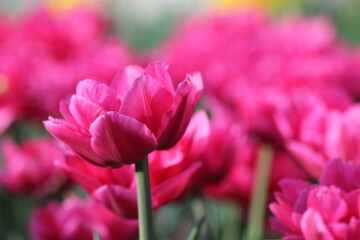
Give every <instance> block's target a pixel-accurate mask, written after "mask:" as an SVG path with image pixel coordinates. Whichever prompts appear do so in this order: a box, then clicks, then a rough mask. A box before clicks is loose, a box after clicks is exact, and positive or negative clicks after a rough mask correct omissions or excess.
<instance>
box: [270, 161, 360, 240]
mask: <svg viewBox="0 0 360 240" xmlns="http://www.w3.org/2000/svg"><path fill="white" fill-rule="evenodd" d="M359 171H360V165H359V164H353V163H351V162H344V161H342V160H339V159H336V160H332V161H330V162H329V163H328V164H327V166H326V167H325V169H324V171H323V173H322V176H321V179H320V184H319V185H311V184H310V183H307V182H305V181H301V180H296V179H285V180H282V181H281V182H280V188H281V192H278V193H276V202H275V203H272V204H270V209H271V211H272V212H273V213H274V214H275V216H276V218H275V219H273V221H272V224H273V227H274V229H276V230H277V231H279V232H280V233H282V234H283V235H284V236H285V237H284V239H306V240H307V239H309V240H317V239H333V240H345V239H358V238H359V237H360V232H359V226H360V216H359V210H360V209H359V204H358V202H359V200H360V189H359V187H360V182H359V181H358V177H357V173H358V172H359Z"/></svg>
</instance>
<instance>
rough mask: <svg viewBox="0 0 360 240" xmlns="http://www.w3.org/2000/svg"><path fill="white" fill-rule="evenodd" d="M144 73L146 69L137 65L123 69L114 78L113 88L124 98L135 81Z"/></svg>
mask: <svg viewBox="0 0 360 240" xmlns="http://www.w3.org/2000/svg"><path fill="white" fill-rule="evenodd" d="M143 73H144V69H142V68H141V67H139V66H137V65H130V66H127V67H124V68H122V69H121V70H120V71H119V72H118V73H117V74H116V76H115V77H114V79H113V81H112V83H111V87H112V88H114V89H115V91H116V92H117V93H118V94H119V95H120V96H121V97H124V96H125V95H126V93H127V92H128V91H129V89H130V87H131V86H132V84H133V82H134V81H135V79H137V78H139V77H140V76H141V75H142V74H143Z"/></svg>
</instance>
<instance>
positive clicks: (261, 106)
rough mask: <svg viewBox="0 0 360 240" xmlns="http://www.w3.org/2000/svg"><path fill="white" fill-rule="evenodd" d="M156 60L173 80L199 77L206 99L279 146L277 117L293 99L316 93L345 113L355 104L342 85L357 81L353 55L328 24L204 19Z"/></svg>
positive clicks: (257, 17) (253, 15) (187, 27)
mask: <svg viewBox="0 0 360 240" xmlns="http://www.w3.org/2000/svg"><path fill="white" fill-rule="evenodd" d="M299 36H305V37H303V38H299ZM157 54H158V55H160V56H161V57H162V59H164V60H165V61H167V62H169V63H170V65H171V66H173V67H172V68H171V69H170V72H171V74H172V75H173V76H174V78H175V80H176V79H178V77H177V76H181V75H182V74H184V72H189V71H190V72H191V71H194V70H197V71H200V72H201V73H202V75H203V79H204V88H205V94H204V95H205V98H206V97H207V96H209V95H210V96H215V97H217V98H218V99H219V100H220V101H222V102H223V103H224V105H225V106H227V107H228V108H229V109H230V110H232V111H234V112H236V113H237V115H238V116H239V118H240V120H241V121H242V122H243V123H244V124H246V125H247V127H248V128H249V130H250V132H251V133H252V134H255V135H256V136H258V137H261V138H263V139H265V140H270V141H271V142H276V144H279V143H280V144H282V142H281V140H282V139H281V135H280V134H279V132H278V131H277V130H278V129H277V128H276V125H275V123H274V115H276V114H278V113H279V112H286V113H290V114H291V111H292V108H291V104H289V102H291V101H292V100H291V99H292V98H293V95H296V94H298V93H296V92H299V91H300V92H301V91H311V92H313V93H314V94H316V95H318V98H319V99H320V100H321V101H323V102H324V104H325V105H327V106H330V107H333V108H337V109H343V108H345V107H347V106H348V105H349V104H350V103H352V101H353V100H352V98H351V96H350V93H349V91H348V89H347V87H346V86H345V85H346V84H344V82H351V81H356V80H357V79H359V76H360V74H358V75H357V74H355V71H352V67H353V61H354V59H353V58H354V56H353V54H352V51H351V49H348V47H347V46H346V45H345V44H344V43H343V42H341V41H339V40H337V38H336V32H335V29H334V28H333V26H332V25H331V23H330V22H329V21H328V20H327V19H326V18H324V17H313V18H286V19H284V20H281V21H272V20H271V19H269V18H268V17H267V16H265V14H263V13H261V12H257V11H242V12H235V13H232V14H228V13H227V14H226V15H225V14H223V15H220V14H218V15H210V16H205V17H204V16H202V17H198V18H197V19H192V20H189V21H186V22H185V24H181V25H180V27H179V28H177V31H176V33H174V35H173V36H172V37H171V38H170V39H168V40H167V41H165V43H164V45H162V46H161V47H160V48H159V50H158V52H157ZM157 58H158V56H157ZM300 66H301V67H300ZM349 73H350V74H349ZM259 96H261V97H259ZM305 98H306V97H305V96H304V97H303V99H305Z"/></svg>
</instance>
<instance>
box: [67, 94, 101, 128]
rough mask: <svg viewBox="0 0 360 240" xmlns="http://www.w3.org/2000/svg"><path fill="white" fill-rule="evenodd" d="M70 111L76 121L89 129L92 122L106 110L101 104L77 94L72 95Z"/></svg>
mask: <svg viewBox="0 0 360 240" xmlns="http://www.w3.org/2000/svg"><path fill="white" fill-rule="evenodd" d="M69 111H70V112H71V114H72V116H73V118H74V119H75V120H76V122H77V123H78V124H79V125H80V126H81V127H83V128H85V129H88V128H89V127H90V125H91V123H92V122H93V121H94V120H95V119H96V118H97V117H98V116H100V115H101V114H102V113H103V112H104V110H103V109H102V108H101V107H100V105H98V104H95V103H93V102H91V101H89V100H87V99H85V98H83V97H79V96H77V95H73V96H72V97H71V102H70V106H69Z"/></svg>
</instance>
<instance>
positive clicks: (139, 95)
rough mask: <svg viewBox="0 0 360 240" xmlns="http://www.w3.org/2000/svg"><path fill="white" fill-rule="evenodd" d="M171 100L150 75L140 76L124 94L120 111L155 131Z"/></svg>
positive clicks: (166, 91) (169, 94) (169, 95)
mask: <svg viewBox="0 0 360 240" xmlns="http://www.w3.org/2000/svg"><path fill="white" fill-rule="evenodd" d="M172 100H173V96H172V94H171V93H170V92H169V91H168V90H166V88H164V87H163V86H162V84H161V83H159V82H158V81H157V80H155V79H154V78H152V77H150V76H141V77H140V78H138V79H136V80H135V82H134V84H133V86H132V88H131V89H130V90H129V92H128V93H127V94H126V97H125V99H124V103H123V105H122V107H121V111H120V113H122V114H124V115H127V116H130V117H132V118H135V119H137V120H139V121H140V122H142V123H144V124H145V125H146V126H148V128H149V129H150V130H151V131H152V132H153V133H156V132H157V131H158V129H159V127H160V123H161V119H162V116H163V115H164V113H165V112H166V111H168V110H169V109H170V106H171V103H172Z"/></svg>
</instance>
